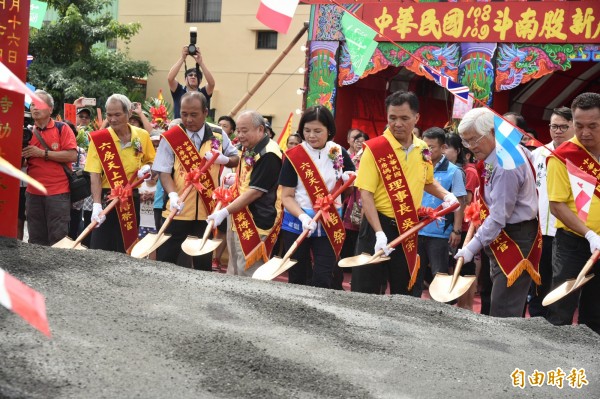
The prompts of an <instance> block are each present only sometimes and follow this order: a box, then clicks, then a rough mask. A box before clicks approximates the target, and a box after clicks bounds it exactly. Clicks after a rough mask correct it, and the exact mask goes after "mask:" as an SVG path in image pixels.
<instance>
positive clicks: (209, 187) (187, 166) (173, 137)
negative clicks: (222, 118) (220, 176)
mask: <svg viewBox="0 0 600 399" xmlns="http://www.w3.org/2000/svg"><path fill="white" fill-rule="evenodd" d="M204 134H205V135H206V134H209V132H208V131H207V128H205V129H204ZM163 137H164V138H165V140H166V141H167V143H168V144H169V145H170V146H171V149H172V150H173V152H174V153H175V155H176V156H177V159H179V162H180V163H181V165H182V166H183V168H184V170H185V172H186V173H187V174H189V173H191V172H192V171H193V170H194V169H196V168H200V165H201V163H202V156H201V155H200V153H199V152H198V150H199V149H197V148H196V146H195V145H194V143H193V142H192V140H190V138H189V137H188V135H187V134H186V132H185V131H184V130H183V128H182V127H181V125H177V126H173V128H171V129H169V130H168V131H166V132H165V133H163ZM219 150H220V148H219ZM209 170H210V169H209ZM193 184H194V187H196V191H197V192H198V194H199V196H200V198H201V199H202V203H203V204H204V209H206V212H207V214H211V213H213V211H214V209H215V206H216V201H215V200H214V199H213V197H212V193H213V190H214V189H215V187H216V185H215V182H214V181H213V179H212V176H211V175H210V173H209V171H206V173H202V174H201V175H200V178H199V180H198V181H197V182H194V183H193Z"/></svg>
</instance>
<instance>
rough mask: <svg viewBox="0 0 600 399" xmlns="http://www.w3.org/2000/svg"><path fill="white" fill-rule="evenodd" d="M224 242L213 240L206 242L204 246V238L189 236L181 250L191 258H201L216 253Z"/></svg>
mask: <svg viewBox="0 0 600 399" xmlns="http://www.w3.org/2000/svg"><path fill="white" fill-rule="evenodd" d="M222 241H223V240H221V239H213V240H210V239H209V240H206V242H205V243H204V245H202V238H199V237H196V236H188V238H186V239H185V241H184V242H182V243H181V249H182V250H183V252H185V253H186V254H188V255H189V256H200V255H204V254H207V253H209V252H212V251H214V250H215V249H217V247H218V246H219V245H220V244H221V242H222Z"/></svg>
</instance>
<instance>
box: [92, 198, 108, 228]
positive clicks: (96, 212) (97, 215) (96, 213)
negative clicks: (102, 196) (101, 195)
mask: <svg viewBox="0 0 600 399" xmlns="http://www.w3.org/2000/svg"><path fill="white" fill-rule="evenodd" d="M101 213H102V204H99V203H97V202H94V204H93V205H92V220H95V221H96V222H98V224H97V225H96V228H98V227H100V225H101V224H102V223H104V221H105V220H106V216H105V215H101Z"/></svg>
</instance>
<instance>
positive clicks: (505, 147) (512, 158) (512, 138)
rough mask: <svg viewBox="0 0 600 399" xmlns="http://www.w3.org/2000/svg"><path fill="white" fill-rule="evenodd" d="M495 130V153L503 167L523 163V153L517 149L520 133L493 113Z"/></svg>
mask: <svg viewBox="0 0 600 399" xmlns="http://www.w3.org/2000/svg"><path fill="white" fill-rule="evenodd" d="M494 128H495V131H496V155H497V156H498V162H499V163H500V166H502V167H503V168H504V169H507V170H508V169H515V168H516V167H518V166H519V165H522V164H524V163H525V158H524V154H523V153H522V152H521V150H519V143H520V142H521V136H522V134H521V133H519V132H518V131H517V129H516V128H515V127H514V126H513V125H511V124H510V123H509V122H508V121H505V120H504V119H502V118H501V117H499V116H498V115H494Z"/></svg>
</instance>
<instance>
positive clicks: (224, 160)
mask: <svg viewBox="0 0 600 399" xmlns="http://www.w3.org/2000/svg"><path fill="white" fill-rule="evenodd" d="M215 157H217V159H215V163H216V164H217V165H227V164H228V163H229V157H226V156H225V155H223V153H222V152H215ZM204 158H206V160H207V161H210V160H211V159H212V158H213V156H212V152H207V153H206V154H204Z"/></svg>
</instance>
